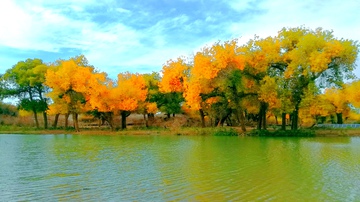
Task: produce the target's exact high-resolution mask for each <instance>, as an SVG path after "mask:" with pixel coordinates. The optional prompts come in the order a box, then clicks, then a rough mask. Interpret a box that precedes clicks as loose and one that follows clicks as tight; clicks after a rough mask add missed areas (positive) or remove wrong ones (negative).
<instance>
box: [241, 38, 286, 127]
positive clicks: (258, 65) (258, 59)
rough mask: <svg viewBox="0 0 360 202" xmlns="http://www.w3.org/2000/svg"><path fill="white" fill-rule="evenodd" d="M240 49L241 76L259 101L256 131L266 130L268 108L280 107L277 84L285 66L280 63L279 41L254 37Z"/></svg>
mask: <svg viewBox="0 0 360 202" xmlns="http://www.w3.org/2000/svg"><path fill="white" fill-rule="evenodd" d="M241 49H242V50H241V52H243V54H244V56H245V68H244V70H243V75H244V76H245V77H246V78H247V80H249V81H250V82H251V84H252V86H251V91H252V92H253V93H254V94H256V95H257V97H258V101H259V112H258V114H259V122H258V129H262V128H263V129H266V113H267V110H268V108H269V107H270V109H276V108H279V107H280V106H281V102H280V97H279V86H278V85H277V83H279V81H280V80H281V77H282V76H281V75H282V74H283V72H284V70H285V65H284V64H283V62H281V60H282V55H281V51H280V41H279V40H278V39H277V38H273V37H267V38H265V39H260V38H259V37H255V39H253V40H250V41H249V42H248V43H247V44H246V45H244V46H242V47H241Z"/></svg>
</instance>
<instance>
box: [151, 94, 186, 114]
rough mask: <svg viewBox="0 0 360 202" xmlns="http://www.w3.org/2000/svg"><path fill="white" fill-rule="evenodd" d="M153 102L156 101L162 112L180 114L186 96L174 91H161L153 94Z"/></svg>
mask: <svg viewBox="0 0 360 202" xmlns="http://www.w3.org/2000/svg"><path fill="white" fill-rule="evenodd" d="M151 101H152V102H154V101H155V102H156V104H157V106H158V109H160V111H161V112H165V113H167V114H179V113H181V103H182V102H183V101H184V98H183V96H182V94H181V93H178V92H172V93H161V92H159V93H158V94H156V95H153V99H152V100H151Z"/></svg>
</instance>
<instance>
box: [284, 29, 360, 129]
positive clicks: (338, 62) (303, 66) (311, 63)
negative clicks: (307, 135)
mask: <svg viewBox="0 0 360 202" xmlns="http://www.w3.org/2000/svg"><path fill="white" fill-rule="evenodd" d="M278 39H279V40H280V44H281V52H282V53H283V57H284V58H283V62H284V63H285V64H286V69H285V71H284V78H285V79H287V81H288V83H289V87H290V89H291V92H292V96H291V100H292V103H293V105H294V111H293V113H292V129H294V130H296V129H297V128H298V121H299V120H298V111H299V108H300V104H301V101H302V97H303V95H304V92H305V90H306V89H307V88H308V86H309V85H310V84H311V83H314V82H316V81H317V82H319V83H321V84H322V85H329V84H330V83H333V84H337V85H340V84H341V83H342V81H343V77H344V76H345V77H346V76H347V77H349V76H351V72H352V70H353V69H354V67H355V63H354V62H355V60H356V58H357V54H358V46H357V44H356V43H355V42H354V41H351V40H344V39H340V40H339V39H336V38H335V37H334V36H333V34H332V32H330V31H325V30H322V29H321V28H318V29H316V30H309V29H305V28H303V27H299V28H291V29H285V28H284V29H282V30H281V31H280V32H279V34H278Z"/></svg>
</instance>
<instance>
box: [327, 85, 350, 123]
mask: <svg viewBox="0 0 360 202" xmlns="http://www.w3.org/2000/svg"><path fill="white" fill-rule="evenodd" d="M323 96H324V99H326V100H327V101H328V102H329V103H330V104H331V105H332V106H333V107H334V113H335V114H336V118H337V123H338V124H343V113H344V112H348V111H349V110H350V109H349V106H348V100H347V99H346V97H347V94H346V93H345V90H344V89H338V88H334V87H332V88H328V89H326V90H325V93H324V95H323Z"/></svg>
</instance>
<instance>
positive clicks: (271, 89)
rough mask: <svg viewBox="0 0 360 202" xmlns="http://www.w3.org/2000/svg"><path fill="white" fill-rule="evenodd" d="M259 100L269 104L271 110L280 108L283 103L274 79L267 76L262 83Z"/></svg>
mask: <svg viewBox="0 0 360 202" xmlns="http://www.w3.org/2000/svg"><path fill="white" fill-rule="evenodd" d="M260 83H261V86H260V90H259V100H260V101H262V102H266V103H268V104H269V108H270V109H273V108H280V107H281V102H280V99H279V96H278V93H277V88H278V85H277V83H276V81H275V79H274V78H272V77H270V76H265V77H264V78H263V80H262V81H261V82H260Z"/></svg>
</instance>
